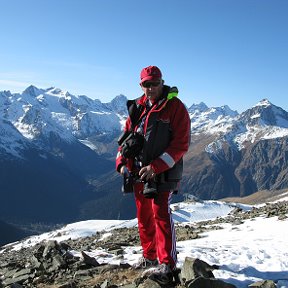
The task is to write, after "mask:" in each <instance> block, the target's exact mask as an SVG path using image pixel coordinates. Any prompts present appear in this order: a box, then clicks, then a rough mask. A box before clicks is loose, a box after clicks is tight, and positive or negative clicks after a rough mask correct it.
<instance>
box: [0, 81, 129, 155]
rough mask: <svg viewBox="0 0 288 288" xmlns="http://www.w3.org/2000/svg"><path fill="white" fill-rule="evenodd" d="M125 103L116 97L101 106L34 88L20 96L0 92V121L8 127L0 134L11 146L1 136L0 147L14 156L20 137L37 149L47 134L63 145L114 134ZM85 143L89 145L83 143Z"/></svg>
mask: <svg viewBox="0 0 288 288" xmlns="http://www.w3.org/2000/svg"><path fill="white" fill-rule="evenodd" d="M126 100H127V99H126V97H125V96H123V95H120V96H117V97H116V98H115V99H113V100H112V101H111V102H110V103H101V102H100V101H99V100H92V99H90V98H88V97H86V96H73V95H71V94H70V93H69V92H65V91H62V90H60V89H57V88H48V89H39V88H37V87H35V86H29V87H28V88H27V89H26V90H24V91H23V93H21V94H19V93H16V94H12V93H11V92H10V91H4V92H0V119H1V121H4V122H5V123H7V124H6V126H7V125H8V126H10V128H9V129H8V127H6V128H3V129H2V130H3V131H2V134H5V135H6V134H7V133H9V135H10V136H9V139H10V141H12V142H14V143H15V144H14V145H11V143H10V142H9V141H8V140H7V139H6V141H5V140H4V139H3V138H4V137H1V139H0V141H1V144H0V145H1V147H2V148H3V149H5V150H6V152H7V153H11V154H13V155H17V156H18V155H19V153H16V151H15V150H19V149H20V148H21V146H22V144H23V143H24V142H25V141H24V139H23V137H24V138H25V139H27V140H30V141H29V142H32V143H35V142H37V145H38V146H41V145H40V143H41V142H42V144H43V139H49V138H50V136H51V134H53V135H58V136H59V137H60V138H61V139H62V140H65V141H67V142H71V141H75V140H84V139H88V138H89V137H92V136H95V135H105V134H111V135H113V134H118V133H119V131H120V129H121V121H123V117H124V116H125V113H126V111H125V110H126ZM9 124H10V125H9ZM1 126H2V125H1ZM12 133H14V135H12ZM5 138H8V137H5ZM12 139H13V140H12ZM14 140H16V141H14ZM7 141H8V142H7ZM18 143H20V144H19V145H18ZM85 144H87V145H88V144H89V143H88V142H87V141H86V142H85ZM44 147H45V145H44ZM90 147H91V145H90ZM41 148H43V145H42V146H41Z"/></svg>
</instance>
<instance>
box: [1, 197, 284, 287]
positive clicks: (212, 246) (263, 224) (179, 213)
mask: <svg viewBox="0 0 288 288" xmlns="http://www.w3.org/2000/svg"><path fill="white" fill-rule="evenodd" d="M287 193H288V192H286V194H283V196H284V197H285V195H287ZM236 206H238V207H240V208H242V209H243V210H246V211H247V210H249V209H251V206H249V205H242V204H241V205H240V204H237V203H230V204H227V203H224V202H220V201H203V202H181V203H174V204H172V205H171V208H172V211H173V218H174V220H175V222H178V225H189V224H190V223H195V222H199V221H202V220H208V219H214V218H216V217H225V216H226V215H227V214H229V212H231V210H232V209H234V208H235V207H236ZM135 226H137V220H136V219H132V220H88V221H81V222H77V223H73V224H69V225H67V226H65V227H63V228H61V229H58V230H55V231H52V232H49V233H44V234H42V235H38V236H33V237H30V238H28V239H26V240H24V241H22V242H16V243H11V244H8V245H7V246H9V247H11V246H12V247H13V249H15V250H19V249H21V248H22V247H27V246H31V245H35V244H36V243H38V242H40V241H42V240H51V239H55V240H57V241H64V240H66V239H69V238H71V239H77V238H79V237H86V236H90V235H93V234H95V233H96V232H97V231H106V233H105V234H104V235H103V237H104V238H105V237H108V236H109V235H110V234H111V230H113V229H115V228H121V227H127V228H130V227H135ZM218 226H221V227H222V229H220V230H213V231H209V232H204V233H202V234H201V236H202V237H201V238H199V239H194V240H187V241H179V242H177V251H178V264H177V266H178V267H181V266H182V265H183V262H184V260H185V258H186V257H193V258H199V259H201V260H203V261H205V262H207V263H209V264H211V265H213V264H216V265H219V266H220V268H219V270H214V271H213V273H214V275H215V277H216V278H218V279H222V280H224V281H226V282H229V283H232V284H234V285H235V286H236V287H238V288H244V287H247V286H248V285H249V284H250V283H252V282H256V281H258V280H262V279H270V280H274V281H275V282H276V283H277V288H280V287H281V288H285V287H286V288H287V287H288V251H287V241H288V232H287V227H288V220H287V219H286V220H278V219H277V218H276V217H274V218H263V217H258V218H254V219H249V220H246V221H244V222H243V223H242V224H240V225H233V224H227V223H223V224H218ZM7 246H4V247H2V248H4V250H2V251H0V255H1V253H4V251H5V247H7ZM85 252H86V251H85ZM72 253H73V254H74V255H75V256H79V257H81V251H72ZM86 253H87V254H88V255H89V256H91V257H95V258H96V260H97V261H98V262H99V263H109V264H120V263H129V264H131V265H132V264H134V263H135V262H137V260H138V259H139V257H141V247H138V246H137V247H135V246H129V247H125V248H124V255H123V258H120V257H119V256H116V255H114V254H111V253H109V252H107V251H106V250H104V249H97V250H93V251H89V252H86Z"/></svg>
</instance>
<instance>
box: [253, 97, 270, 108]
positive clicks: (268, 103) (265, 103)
mask: <svg viewBox="0 0 288 288" xmlns="http://www.w3.org/2000/svg"><path fill="white" fill-rule="evenodd" d="M271 105H273V104H272V103H271V102H270V101H269V100H268V99H266V98H264V99H262V100H261V101H260V102H258V103H257V104H256V105H255V106H254V107H258V106H264V107H268V106H271Z"/></svg>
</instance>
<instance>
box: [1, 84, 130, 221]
mask: <svg viewBox="0 0 288 288" xmlns="http://www.w3.org/2000/svg"><path fill="white" fill-rule="evenodd" d="M126 101H127V99H126V98H125V97H124V96H123V95H120V96H117V97H116V98H115V99H113V100H112V101H111V102H110V103H101V102H100V101H99V100H92V99H90V98H88V97H86V96H73V95H71V94H70V93H69V92H65V91H62V90H60V89H57V88H48V89H39V88H37V87H35V86H30V87H28V88H27V89H25V90H24V91H23V93H14V94H12V93H11V92H10V91H3V92H0V187H1V189H0V191H1V204H0V207H1V209H0V219H2V220H4V221H7V222H9V223H15V224H21V225H25V224H26V223H30V222H43V223H51V224H54V223H67V222H69V221H72V220H77V219H78V220H79V219H81V218H82V217H85V212H83V209H84V208H83V207H86V206H87V205H86V206H85V203H86V202H89V201H96V199H98V198H103V197H104V196H105V197H106V196H107V195H106V194H103V191H100V192H99V193H98V192H97V191H96V190H97V185H98V186H99V184H95V185H94V184H93V183H92V182H93V181H95V179H97V178H99V177H101V176H104V175H106V174H107V173H111V171H114V166H115V164H114V155H115V151H116V146H117V143H116V141H115V138H116V137H118V135H119V133H120V129H121V123H122V122H123V119H124V117H125V115H124V114H123V111H124V107H125V105H126ZM104 178H105V177H104ZM116 178H117V177H116ZM118 181H119V185H118V186H119V187H120V185H121V184H120V177H118ZM100 184H101V183H100ZM119 190H120V188H119ZM107 194H108V193H107ZM118 195H119V196H121V194H120V193H118ZM131 200H132V199H131ZM131 202H132V201H131ZM88 206H89V205H88ZM51 207H53V214H51ZM84 210H85V209H84Z"/></svg>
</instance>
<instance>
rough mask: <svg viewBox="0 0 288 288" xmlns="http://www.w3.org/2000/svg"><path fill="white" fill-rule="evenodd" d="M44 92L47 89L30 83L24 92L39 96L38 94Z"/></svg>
mask: <svg viewBox="0 0 288 288" xmlns="http://www.w3.org/2000/svg"><path fill="white" fill-rule="evenodd" d="M44 92H45V90H43V89H39V88H37V87H36V86H34V85H30V86H28V87H27V88H26V89H25V90H24V91H23V93H22V94H28V95H31V96H33V97H37V96H38V95H40V94H42V93H44Z"/></svg>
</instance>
